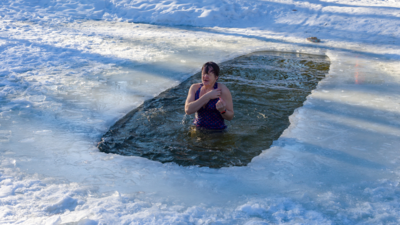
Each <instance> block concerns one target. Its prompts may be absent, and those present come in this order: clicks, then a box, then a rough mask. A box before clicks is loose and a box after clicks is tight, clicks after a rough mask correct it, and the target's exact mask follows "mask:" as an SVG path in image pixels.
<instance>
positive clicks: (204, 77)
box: [201, 66, 218, 86]
mask: <svg viewBox="0 0 400 225" xmlns="http://www.w3.org/2000/svg"><path fill="white" fill-rule="evenodd" d="M205 71H206V68H204V69H203V71H202V73H201V81H202V82H203V85H204V86H208V85H214V83H215V82H216V81H217V79H218V77H217V76H215V73H214V69H213V68H212V66H209V67H208V73H206V72H205Z"/></svg>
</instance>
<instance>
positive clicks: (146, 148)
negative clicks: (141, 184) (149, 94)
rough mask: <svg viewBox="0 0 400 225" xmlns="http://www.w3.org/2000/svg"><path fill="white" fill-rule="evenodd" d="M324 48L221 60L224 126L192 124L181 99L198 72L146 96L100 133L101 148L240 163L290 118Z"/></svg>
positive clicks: (320, 73)
mask: <svg viewBox="0 0 400 225" xmlns="http://www.w3.org/2000/svg"><path fill="white" fill-rule="evenodd" d="M329 66H330V63H329V59H328V57H326V56H320V55H308V54H299V53H282V52H255V53H252V54H248V55H245V56H241V57H238V58H235V59H233V60H230V61H227V62H224V63H221V64H220V68H221V72H220V77H219V82H222V83H224V84H225V85H226V86H227V87H228V88H229V89H230V90H231V92H232V97H233V104H234V111H235V117H234V119H233V120H232V121H230V122H226V124H227V125H228V128H227V130H226V132H222V133H215V132H199V131H196V130H194V129H193V127H192V122H193V119H194V115H193V116H186V115H185V112H184V105H185V100H186V96H187V92H188V90H189V87H190V85H192V84H193V83H200V82H201V74H200V72H199V73H197V74H195V75H193V76H192V77H190V78H189V79H187V80H186V81H184V82H183V83H181V84H179V85H178V86H176V87H174V88H171V89H168V90H166V91H164V92H163V93H161V94H160V95H159V96H157V97H155V98H153V99H150V100H147V101H145V102H144V103H143V104H142V105H141V106H140V107H138V108H136V109H134V110H132V111H131V112H129V113H128V114H127V115H126V116H125V117H123V118H122V119H120V120H119V121H117V122H116V123H115V124H114V125H113V126H112V127H111V128H110V130H109V131H108V132H107V133H106V134H105V135H104V136H103V138H102V140H101V142H100V143H99V145H98V147H99V149H100V151H102V152H106V153H115V154H121V155H127V156H141V157H145V158H148V159H151V160H156V161H160V162H162V163H167V162H175V163H177V164H179V165H182V166H191V165H199V166H207V167H211V168H220V167H228V166H245V165H247V164H248V163H249V162H250V161H251V160H252V158H254V157H255V156H257V155H259V154H260V153H261V152H262V150H265V149H268V148H269V147H270V146H271V144H272V143H273V141H274V140H276V139H278V137H279V136H280V135H281V134H282V132H283V131H284V130H285V129H286V128H287V127H288V126H289V116H290V115H291V114H293V112H294V110H295V109H296V108H299V107H301V106H302V105H303V102H304V101H305V100H306V97H307V95H309V94H310V93H311V91H312V90H313V89H315V87H316V86H317V84H318V82H319V81H320V80H321V79H322V78H324V77H325V74H327V73H328V71H329Z"/></svg>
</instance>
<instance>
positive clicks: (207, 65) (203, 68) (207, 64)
mask: <svg viewBox="0 0 400 225" xmlns="http://www.w3.org/2000/svg"><path fill="white" fill-rule="evenodd" d="M210 66H211V67H212V68H213V70H214V74H215V76H217V77H218V76H219V66H218V65H217V64H216V63H215V62H206V63H204V65H203V67H202V68H201V71H202V72H204V73H208V72H209V70H210V68H209V67H210Z"/></svg>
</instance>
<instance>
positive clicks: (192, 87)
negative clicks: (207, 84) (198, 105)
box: [190, 83, 201, 90]
mask: <svg viewBox="0 0 400 225" xmlns="http://www.w3.org/2000/svg"><path fill="white" fill-rule="evenodd" d="M200 84H201V83H195V84H192V86H190V89H191V90H193V89H194V90H197V89H199V88H200Z"/></svg>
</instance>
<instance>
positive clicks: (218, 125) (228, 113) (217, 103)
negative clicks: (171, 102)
mask: <svg viewBox="0 0 400 225" xmlns="http://www.w3.org/2000/svg"><path fill="white" fill-rule="evenodd" d="M218 76H219V66H218V65H217V64H216V63H214V62H207V63H205V64H204V65H203V67H202V68H201V83H198V84H193V85H192V86H191V87H190V89H189V93H188V96H187V98H186V103H185V113H186V114H187V115H190V114H193V113H196V119H195V120H194V125H196V127H200V128H206V129H212V130H223V129H225V128H226V125H225V123H224V120H232V119H233V115H234V112H233V103H232V95H231V92H230V91H229V89H228V88H227V87H226V86H225V85H224V84H221V83H217V80H218Z"/></svg>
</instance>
